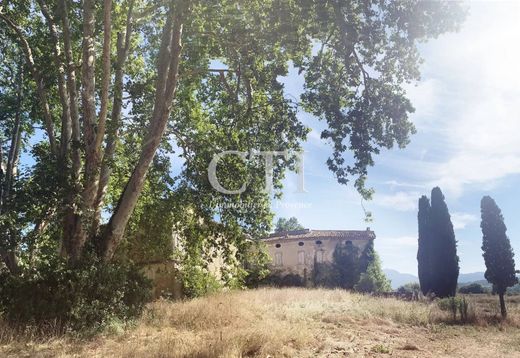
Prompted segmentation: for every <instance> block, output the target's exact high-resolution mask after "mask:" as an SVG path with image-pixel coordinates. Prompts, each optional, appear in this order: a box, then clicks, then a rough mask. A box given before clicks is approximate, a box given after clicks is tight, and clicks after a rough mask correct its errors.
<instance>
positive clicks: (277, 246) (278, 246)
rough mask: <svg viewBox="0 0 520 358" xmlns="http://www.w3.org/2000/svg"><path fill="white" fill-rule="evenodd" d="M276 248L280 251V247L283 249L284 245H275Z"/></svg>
mask: <svg viewBox="0 0 520 358" xmlns="http://www.w3.org/2000/svg"><path fill="white" fill-rule="evenodd" d="M274 247H276V248H277V249H279V248H280V247H282V245H280V244H276V245H274Z"/></svg>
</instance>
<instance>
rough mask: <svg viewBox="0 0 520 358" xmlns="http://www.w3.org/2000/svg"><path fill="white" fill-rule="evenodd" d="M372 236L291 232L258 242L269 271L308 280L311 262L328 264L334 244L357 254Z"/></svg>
mask: <svg viewBox="0 0 520 358" xmlns="http://www.w3.org/2000/svg"><path fill="white" fill-rule="evenodd" d="M375 237H376V236H375V233H374V232H373V231H371V230H370V228H367V229H366V230H310V229H305V230H295V231H284V232H279V233H274V234H271V235H269V236H268V237H266V238H264V239H263V240H262V241H263V242H264V243H265V245H266V246H267V251H268V253H269V256H270V257H271V260H272V263H271V265H272V267H271V269H272V270H273V271H278V272H283V273H294V274H298V275H300V276H302V277H306V276H308V275H309V274H310V273H311V272H312V269H313V267H314V262H318V263H323V262H332V260H333V253H334V250H335V248H336V245H338V244H350V243H351V244H352V245H354V246H356V247H358V248H359V250H360V252H361V251H362V250H363V249H364V248H365V246H366V245H367V244H368V243H369V242H370V240H374V239H375Z"/></svg>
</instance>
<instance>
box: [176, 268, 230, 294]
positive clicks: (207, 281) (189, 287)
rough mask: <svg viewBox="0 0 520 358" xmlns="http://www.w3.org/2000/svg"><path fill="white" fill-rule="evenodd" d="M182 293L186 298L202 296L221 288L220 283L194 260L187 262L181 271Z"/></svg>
mask: <svg viewBox="0 0 520 358" xmlns="http://www.w3.org/2000/svg"><path fill="white" fill-rule="evenodd" d="M181 276H182V284H183V293H184V295H185V296H186V297H188V298H196V297H202V296H205V295H208V294H211V293H215V292H218V291H219V290H221V289H222V283H221V282H220V281H219V280H218V279H217V278H216V277H215V276H213V275H212V274H211V273H210V272H208V270H206V269H205V268H203V267H202V266H200V265H197V263H196V262H187V263H185V264H184V265H183V268H182V271H181Z"/></svg>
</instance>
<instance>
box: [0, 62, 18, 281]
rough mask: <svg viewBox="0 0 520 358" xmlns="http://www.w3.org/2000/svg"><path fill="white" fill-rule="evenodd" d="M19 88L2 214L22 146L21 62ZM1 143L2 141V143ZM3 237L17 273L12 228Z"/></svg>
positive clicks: (5, 256) (4, 253) (6, 257)
mask: <svg viewBox="0 0 520 358" xmlns="http://www.w3.org/2000/svg"><path fill="white" fill-rule="evenodd" d="M17 80H18V88H17V94H16V114H15V122H14V125H13V133H12V135H11V143H10V147H9V153H8V158H7V165H6V170H5V173H4V171H3V170H2V175H1V177H0V179H3V180H0V185H1V186H2V190H0V193H1V195H2V198H1V200H0V214H3V213H4V212H9V207H7V210H5V209H6V206H8V205H10V201H11V199H10V198H9V197H10V195H11V190H12V186H13V182H14V177H15V174H16V168H17V166H18V158H19V155H20V147H21V142H22V140H21V139H22V127H21V122H22V100H23V66H22V64H20V66H19V73H18V79H17ZM0 144H1V143H0ZM1 154H2V155H0V165H1V164H3V158H2V156H3V153H1ZM0 236H1V238H2V240H3V241H5V242H3V243H2V248H0V256H1V259H2V260H3V261H4V263H5V265H6V266H7V268H8V269H9V271H10V272H11V273H12V274H13V275H17V274H18V273H19V272H20V270H19V266H18V260H17V259H16V253H15V247H16V242H14V240H13V238H12V228H11V227H8V228H7V230H6V231H5V232H2V233H0Z"/></svg>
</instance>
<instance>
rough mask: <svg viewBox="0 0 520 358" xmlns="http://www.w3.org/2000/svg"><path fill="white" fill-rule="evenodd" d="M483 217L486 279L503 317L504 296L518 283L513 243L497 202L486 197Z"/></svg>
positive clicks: (481, 206) (481, 204)
mask: <svg viewBox="0 0 520 358" xmlns="http://www.w3.org/2000/svg"><path fill="white" fill-rule="evenodd" d="M480 211H481V215H482V222H481V224H480V227H481V228H482V251H484V254H483V256H484V262H485V263H486V273H485V277H486V280H488V281H489V282H490V283H492V284H493V287H494V288H495V290H496V292H497V293H498V295H499V298H500V311H501V313H502V317H504V318H505V317H506V316H507V311H506V305H505V302H504V294H505V292H506V290H507V288H508V287H511V286H513V285H515V284H516V283H517V282H518V279H517V278H516V273H515V260H514V253H513V249H512V248H511V243H510V242H509V238H508V237H507V234H506V231H507V228H506V225H505V223H504V217H503V216H502V212H501V211H500V208H499V207H498V206H497V204H496V203H495V201H494V200H493V199H492V198H491V197H489V196H485V197H483V198H482V201H481V203H480Z"/></svg>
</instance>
